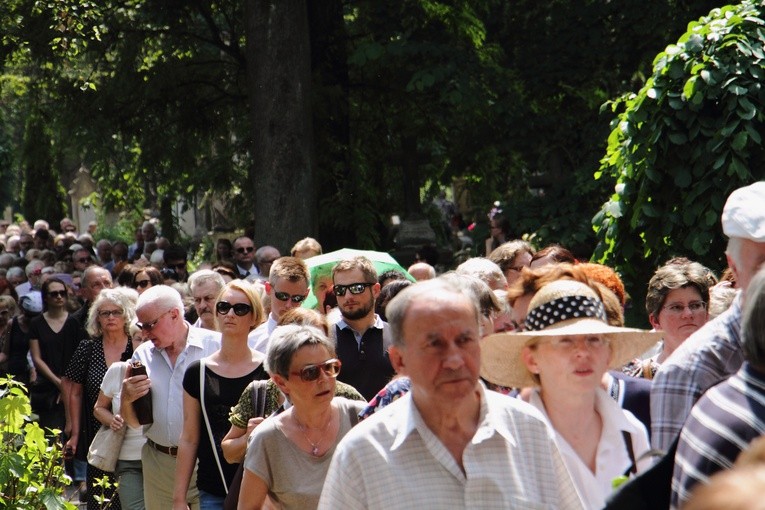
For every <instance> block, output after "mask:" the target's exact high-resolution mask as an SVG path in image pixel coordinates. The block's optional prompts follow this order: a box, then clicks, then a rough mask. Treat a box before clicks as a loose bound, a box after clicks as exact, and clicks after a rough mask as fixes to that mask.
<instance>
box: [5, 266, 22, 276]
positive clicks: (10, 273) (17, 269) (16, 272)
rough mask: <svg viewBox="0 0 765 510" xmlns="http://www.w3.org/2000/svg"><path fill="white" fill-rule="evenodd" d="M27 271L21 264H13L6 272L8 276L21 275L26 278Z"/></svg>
mask: <svg viewBox="0 0 765 510" xmlns="http://www.w3.org/2000/svg"><path fill="white" fill-rule="evenodd" d="M26 276H27V275H26V273H25V272H24V270H23V269H21V268H20V267H19V266H12V267H9V268H8V272H6V273H5V277H6V278H9V279H10V278H13V277H21V278H26Z"/></svg>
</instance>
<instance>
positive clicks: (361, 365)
mask: <svg viewBox="0 0 765 510" xmlns="http://www.w3.org/2000/svg"><path fill="white" fill-rule="evenodd" d="M332 282H333V283H334V288H333V292H334V293H335V296H337V306H338V308H339V310H340V314H341V315H342V318H341V319H340V320H339V321H338V322H337V324H336V325H335V327H334V328H333V332H334V335H335V337H336V345H337V357H338V359H340V361H342V362H343V369H342V371H341V372H340V376H339V377H338V380H340V381H342V382H344V383H346V384H350V385H351V386H353V387H354V388H356V389H357V390H359V393H361V394H362V395H363V396H364V398H365V399H367V400H369V399H371V398H372V397H374V396H375V394H377V392H378V391H379V390H380V389H381V388H382V387H383V386H385V385H386V384H387V383H388V381H390V378H391V377H392V376H393V373H394V372H393V367H392V366H391V363H390V359H389V357H388V347H389V346H390V332H389V330H388V324H387V323H386V322H384V321H383V320H382V319H381V318H380V316H379V315H377V314H376V313H375V300H376V299H377V296H378V295H379V294H380V284H379V283H377V271H375V268H374V266H373V265H372V262H371V261H370V260H369V259H367V258H366V257H355V258H352V259H348V260H343V261H340V262H338V264H337V265H336V266H335V267H334V268H333V269H332Z"/></svg>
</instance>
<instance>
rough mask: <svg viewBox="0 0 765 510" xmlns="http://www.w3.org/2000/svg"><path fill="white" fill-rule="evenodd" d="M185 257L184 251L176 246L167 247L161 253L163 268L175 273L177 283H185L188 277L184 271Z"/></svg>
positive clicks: (186, 271)
mask: <svg viewBox="0 0 765 510" xmlns="http://www.w3.org/2000/svg"><path fill="white" fill-rule="evenodd" d="M186 257H187V254H186V250H184V249H183V248H181V247H180V246H178V245H176V244H173V245H171V246H168V247H167V249H165V250H164V251H163V252H162V259H163V260H164V261H165V268H166V269H172V270H173V271H175V274H177V275H178V281H179V282H182V283H185V282H186V280H187V279H188V277H189V272H188V269H186Z"/></svg>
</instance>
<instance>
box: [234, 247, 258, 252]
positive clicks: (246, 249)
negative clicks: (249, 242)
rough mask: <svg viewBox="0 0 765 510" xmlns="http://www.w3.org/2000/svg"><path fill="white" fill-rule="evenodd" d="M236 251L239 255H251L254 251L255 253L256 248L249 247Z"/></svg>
mask: <svg viewBox="0 0 765 510" xmlns="http://www.w3.org/2000/svg"><path fill="white" fill-rule="evenodd" d="M236 251H237V253H250V252H252V251H255V248H253V247H252V246H247V247H244V248H237V249H236Z"/></svg>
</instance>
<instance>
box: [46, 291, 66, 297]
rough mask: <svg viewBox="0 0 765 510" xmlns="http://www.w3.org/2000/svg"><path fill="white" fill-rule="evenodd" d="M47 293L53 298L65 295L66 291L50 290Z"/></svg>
mask: <svg viewBox="0 0 765 510" xmlns="http://www.w3.org/2000/svg"><path fill="white" fill-rule="evenodd" d="M48 295H49V296H50V297H53V298H57V297H66V291H65V290H52V291H50V292H48Z"/></svg>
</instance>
